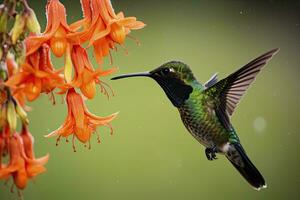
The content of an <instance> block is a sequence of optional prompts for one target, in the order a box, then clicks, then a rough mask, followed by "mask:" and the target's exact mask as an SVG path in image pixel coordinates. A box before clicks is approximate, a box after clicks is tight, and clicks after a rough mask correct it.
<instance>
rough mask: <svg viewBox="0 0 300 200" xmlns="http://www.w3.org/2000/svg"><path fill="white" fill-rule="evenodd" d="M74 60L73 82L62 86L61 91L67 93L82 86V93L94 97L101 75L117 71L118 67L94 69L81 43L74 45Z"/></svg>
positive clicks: (90, 97)
mask: <svg viewBox="0 0 300 200" xmlns="http://www.w3.org/2000/svg"><path fill="white" fill-rule="evenodd" d="M71 57H72V62H73V64H74V78H73V80H72V82H71V83H69V84H68V83H67V84H65V85H63V86H62V87H61V90H62V91H61V92H60V93H65V92H66V91H67V90H68V89H70V88H72V87H77V88H80V90H81V92H82V94H83V95H84V96H85V97H87V98H89V99H92V98H94V96H95V92H96V84H97V83H98V84H100V86H101V87H102V88H104V87H103V86H102V85H101V82H100V80H99V77H101V76H107V75H109V74H111V73H113V72H115V71H116V68H111V69H109V70H105V71H104V70H101V69H97V70H94V68H93V66H92V64H91V63H90V61H89V58H88V55H87V52H86V50H85V49H84V48H82V47H81V46H80V45H74V46H73V50H72V55H71Z"/></svg>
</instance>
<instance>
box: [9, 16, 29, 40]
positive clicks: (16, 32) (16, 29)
mask: <svg viewBox="0 0 300 200" xmlns="http://www.w3.org/2000/svg"><path fill="white" fill-rule="evenodd" d="M25 19H26V16H25V15H24V14H23V15H20V14H18V15H16V19H15V23H14V26H13V28H12V30H11V40H12V43H13V44H16V43H17V40H18V39H19V37H20V35H21V34H22V33H24V31H25V24H26V21H25Z"/></svg>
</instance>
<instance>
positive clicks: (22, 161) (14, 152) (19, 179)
mask: <svg viewBox="0 0 300 200" xmlns="http://www.w3.org/2000/svg"><path fill="white" fill-rule="evenodd" d="M25 141H26V136H25ZM28 142H29V140H27V141H26V146H25V145H24V144H25V143H24V139H22V137H21V136H20V135H19V134H17V133H15V134H13V135H12V136H10V138H9V142H8V151H9V156H10V162H9V164H8V165H7V166H4V167H2V168H1V170H0V179H8V178H9V177H10V176H12V177H13V180H14V184H15V185H16V186H17V188H18V189H21V190H22V189H24V188H25V187H26V185H27V181H28V180H29V179H30V178H33V177H35V176H37V175H38V174H40V173H42V172H44V171H45V170H46V169H45V168H44V166H43V165H44V164H46V163H47V161H48V156H45V157H43V158H40V159H35V158H34V157H33V158H32V159H31V158H28V157H27V155H26V154H25V153H24V149H25V150H26V151H28V150H27V148H28V147H29V146H30V145H29V144H28ZM31 144H32V143H31ZM31 149H32V148H31ZM29 151H30V150H29Z"/></svg>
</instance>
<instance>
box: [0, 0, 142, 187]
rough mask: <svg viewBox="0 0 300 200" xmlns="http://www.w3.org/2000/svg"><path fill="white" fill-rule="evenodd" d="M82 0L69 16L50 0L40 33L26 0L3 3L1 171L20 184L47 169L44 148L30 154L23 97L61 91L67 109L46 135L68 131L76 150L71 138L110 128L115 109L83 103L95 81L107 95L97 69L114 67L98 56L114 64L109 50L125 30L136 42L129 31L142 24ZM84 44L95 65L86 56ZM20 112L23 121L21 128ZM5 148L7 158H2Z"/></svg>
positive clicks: (85, 139)
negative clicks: (78, 15)
mask: <svg viewBox="0 0 300 200" xmlns="http://www.w3.org/2000/svg"><path fill="white" fill-rule="evenodd" d="M80 2H81V6H82V11H83V18H82V19H81V20H79V21H76V22H74V23H72V24H68V22H67V19H66V9H65V7H64V5H63V4H62V3H61V2H60V1H59V0H48V2H47V5H46V16H47V25H46V28H45V30H44V32H43V33H40V26H39V24H38V21H37V18H36V16H35V14H34V12H33V10H32V9H31V8H29V6H28V5H27V2H26V0H7V1H4V3H3V5H2V6H0V43H1V46H2V48H0V58H1V68H0V108H1V112H0V117H1V118H0V179H4V180H8V179H9V177H13V181H14V184H15V185H16V186H17V188H18V189H24V188H25V187H26V183H27V180H29V179H31V178H33V177H35V176H36V175H38V174H40V173H42V172H44V171H45V168H44V165H45V164H46V162H47V161H48V155H47V156H45V157H42V158H35V156H34V152H33V136H32V135H31V134H30V133H29V131H28V126H29V120H28V118H27V113H26V111H29V107H27V106H26V102H27V101H29V102H31V101H34V100H36V99H38V98H39V97H40V95H41V94H43V93H44V94H48V95H49V96H50V99H51V100H52V102H53V104H55V94H57V95H62V96H63V97H65V101H66V105H67V110H68V111H67V117H66V119H65V121H64V123H63V124H62V125H61V126H60V127H59V128H58V129H57V130H54V131H53V132H51V133H49V134H48V135H46V136H45V137H54V136H55V137H57V144H58V142H59V141H60V139H61V138H62V137H63V138H65V139H66V140H67V141H68V138H69V137H71V138H72V144H73V149H74V151H76V147H75V141H76V139H77V140H79V141H80V142H81V143H84V144H86V143H88V144H89V146H90V139H91V137H92V136H94V135H95V134H96V135H97V139H98V142H100V138H99V135H98V133H97V131H96V130H97V128H98V127H100V126H106V127H108V128H109V129H110V130H111V133H112V132H113V129H112V126H111V121H112V120H113V119H114V118H115V117H116V116H117V113H114V114H112V115H109V116H106V117H99V116H96V115H94V114H92V113H91V112H90V111H89V110H88V108H87V106H86V105H85V100H87V99H93V98H94V97H95V94H96V91H97V85H98V86H99V87H100V91H101V92H103V93H104V94H105V95H107V96H109V92H108V91H107V89H110V87H109V85H108V84H106V83H105V82H103V80H102V77H104V76H107V75H110V74H112V73H114V72H115V71H116V68H115V67H110V68H107V69H105V67H104V66H103V59H104V58H105V57H107V56H109V58H110V61H111V62H110V63H111V65H112V56H111V50H117V49H118V47H121V48H123V49H125V47H124V44H125V39H126V37H128V38H131V39H133V40H134V41H136V42H137V43H139V42H138V40H137V39H135V38H134V37H132V36H131V35H129V34H130V32H131V30H136V29H141V28H143V27H144V26H145V24H144V23H143V22H141V21H137V19H136V18H135V17H125V16H124V14H123V12H120V13H117V14H116V13H115V11H114V9H113V7H112V4H111V2H110V0H81V1H80ZM18 6H21V8H20V9H17V7H18ZM18 12H19V13H18ZM15 13H17V15H16V14H15ZM10 19H14V25H13V27H12V29H11V31H8V26H9V25H8V20H10ZM89 48H91V49H92V52H93V55H94V57H95V60H96V65H93V64H92V62H91V61H90V58H89V56H88V52H87V51H88V49H89ZM125 50H126V49H125ZM126 51H127V50H126ZM52 55H53V56H54V57H56V58H62V59H63V60H64V65H63V67H57V66H54V65H53V64H52V61H51V58H52ZM110 90H111V89H110ZM18 117H19V119H20V121H21V124H22V126H21V127H22V129H21V131H19V132H18V131H17V130H16V129H17V128H16V127H17V118H18ZM6 155H8V157H9V159H8V162H7V163H5V162H4V161H3V159H2V158H3V157H4V156H6Z"/></svg>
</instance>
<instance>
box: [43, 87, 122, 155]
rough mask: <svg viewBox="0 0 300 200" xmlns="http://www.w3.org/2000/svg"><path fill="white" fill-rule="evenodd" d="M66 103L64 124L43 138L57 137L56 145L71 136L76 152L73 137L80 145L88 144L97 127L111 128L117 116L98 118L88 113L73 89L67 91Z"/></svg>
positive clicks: (81, 99)
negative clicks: (66, 113)
mask: <svg viewBox="0 0 300 200" xmlns="http://www.w3.org/2000/svg"><path fill="white" fill-rule="evenodd" d="M66 101H67V105H68V115H67V118H66V120H65V122H64V123H63V125H62V126H61V127H59V128H58V129H57V130H55V131H53V132H52V133H50V134H48V135H46V136H45V137H54V136H58V138H57V144H58V142H59V140H60V138H61V137H65V138H68V137H69V136H71V135H73V139H72V142H73V149H74V151H76V149H75V143H74V142H75V137H76V138H77V139H78V140H79V141H80V142H82V143H86V142H90V138H91V136H92V134H93V133H94V132H95V131H96V129H97V127H99V126H108V127H109V128H111V125H110V122H111V121H112V120H113V119H114V118H115V117H116V116H117V113H115V114H112V115H110V116H108V117H98V116H96V115H94V114H92V113H90V112H89V111H88V109H87V108H86V106H85V104H84V100H83V98H82V96H81V95H80V94H78V93H76V91H75V90H74V89H73V88H72V89H69V90H68V92H67V95H66ZM111 130H112V128H111ZM98 137H99V136H98ZM98 141H99V138H98Z"/></svg>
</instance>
